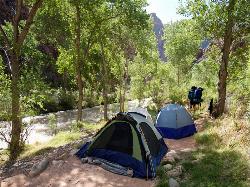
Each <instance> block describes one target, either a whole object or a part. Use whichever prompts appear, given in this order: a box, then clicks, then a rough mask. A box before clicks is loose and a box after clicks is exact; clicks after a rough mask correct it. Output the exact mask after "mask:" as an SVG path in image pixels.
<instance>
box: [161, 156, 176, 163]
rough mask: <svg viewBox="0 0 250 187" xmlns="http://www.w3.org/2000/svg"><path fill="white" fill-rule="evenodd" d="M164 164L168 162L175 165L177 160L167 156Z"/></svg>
mask: <svg viewBox="0 0 250 187" xmlns="http://www.w3.org/2000/svg"><path fill="white" fill-rule="evenodd" d="M163 161H164V162H168V163H174V162H175V158H174V157H172V156H166V157H164V159H163Z"/></svg>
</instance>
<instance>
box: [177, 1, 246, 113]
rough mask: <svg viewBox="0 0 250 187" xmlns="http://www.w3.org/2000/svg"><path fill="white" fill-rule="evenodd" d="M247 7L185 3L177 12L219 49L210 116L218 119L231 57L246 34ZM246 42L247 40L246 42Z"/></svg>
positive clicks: (243, 3) (236, 3)
mask: <svg viewBox="0 0 250 187" xmlns="http://www.w3.org/2000/svg"><path fill="white" fill-rule="evenodd" d="M249 11H250V5H249V3H248V1H247V0H241V1H238V0H222V1H219V0H218V1H205V0H199V1H194V0H188V1H187V2H186V5H185V6H182V7H181V8H180V13H182V14H186V15H189V16H190V15H191V16H192V19H194V20H196V21H197V22H198V23H199V25H200V28H203V29H202V30H203V31H202V30H201V33H203V36H204V37H206V38H210V39H212V40H213V44H214V45H217V46H219V47H220V48H221V53H222V55H221V60H220V68H219V73H218V78H219V81H218V102H217V103H216V107H215V111H214V113H213V115H214V116H215V117H219V116H221V115H222V114H223V113H224V109H225V101H226V93H227V80H228V64H229V62H230V55H232V51H233V49H235V48H239V46H241V45H240V44H242V41H245V40H244V37H245V36H247V35H248V34H249ZM245 43H246V41H245ZM241 47H242V46H241Z"/></svg>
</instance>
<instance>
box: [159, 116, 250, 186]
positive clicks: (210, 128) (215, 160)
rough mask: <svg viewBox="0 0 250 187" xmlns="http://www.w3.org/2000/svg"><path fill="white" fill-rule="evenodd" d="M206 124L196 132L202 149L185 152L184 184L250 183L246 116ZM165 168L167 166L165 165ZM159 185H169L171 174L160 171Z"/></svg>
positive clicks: (182, 178) (249, 130)
mask: <svg viewBox="0 0 250 187" xmlns="http://www.w3.org/2000/svg"><path fill="white" fill-rule="evenodd" d="M205 123H206V124H204V125H205V128H204V130H203V131H202V132H200V133H197V134H196V135H195V137H194V138H195V140H196V143H197V144H198V149H197V150H196V151H194V152H190V153H185V154H186V155H184V157H185V158H184V159H183V160H181V161H180V163H178V164H182V166H183V167H184V169H185V172H184V174H183V175H182V176H181V178H180V181H181V182H180V185H181V186H182V187H197V186H198V187H247V186H250V180H249V179H250V157H249V151H250V148H249V145H250V124H249V123H248V122H246V121H244V120H236V119H233V118H231V117H223V118H220V119H217V120H213V121H211V120H208V121H206V120H205ZM163 169H164V168H163ZM157 174H158V178H159V182H158V186H167V185H168V184H167V180H168V179H167V176H166V174H164V172H162V169H160V172H159V173H157Z"/></svg>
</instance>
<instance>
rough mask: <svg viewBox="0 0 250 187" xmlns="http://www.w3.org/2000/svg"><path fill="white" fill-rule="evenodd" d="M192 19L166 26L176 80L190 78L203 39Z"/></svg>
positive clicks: (168, 50)
mask: <svg viewBox="0 0 250 187" xmlns="http://www.w3.org/2000/svg"><path fill="white" fill-rule="evenodd" d="M195 26H196V25H195V22H194V21H192V20H181V21H177V22H175V23H171V24H168V25H166V26H165V32H164V33H165V34H164V39H165V40H166V44H165V49H166V52H165V53H166V54H167V57H168V63H171V64H172V66H173V67H174V68H175V73H176V82H177V85H178V86H180V85H181V83H183V82H185V80H188V79H187V78H186V77H188V76H190V75H189V72H190V71H191V68H192V61H193V59H194V58H195V54H196V52H197V51H198V49H199V46H200V43H201V39H200V36H199V34H198V31H197V30H196V28H195Z"/></svg>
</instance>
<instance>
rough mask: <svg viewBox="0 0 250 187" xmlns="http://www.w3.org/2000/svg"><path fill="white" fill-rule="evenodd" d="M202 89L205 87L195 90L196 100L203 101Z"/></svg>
mask: <svg viewBox="0 0 250 187" xmlns="http://www.w3.org/2000/svg"><path fill="white" fill-rule="evenodd" d="M202 90H203V89H200V88H198V89H196V90H195V92H194V101H195V102H201V101H202V99H201V97H202Z"/></svg>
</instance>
